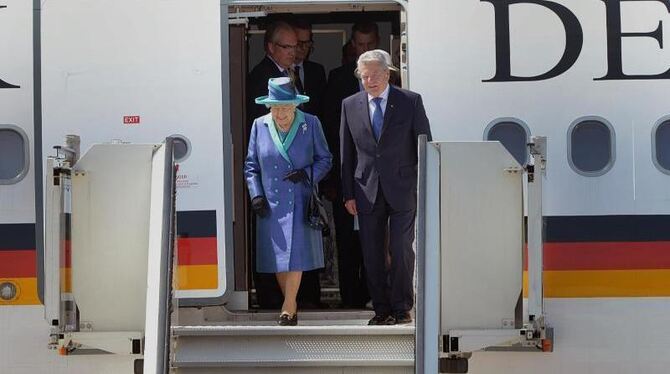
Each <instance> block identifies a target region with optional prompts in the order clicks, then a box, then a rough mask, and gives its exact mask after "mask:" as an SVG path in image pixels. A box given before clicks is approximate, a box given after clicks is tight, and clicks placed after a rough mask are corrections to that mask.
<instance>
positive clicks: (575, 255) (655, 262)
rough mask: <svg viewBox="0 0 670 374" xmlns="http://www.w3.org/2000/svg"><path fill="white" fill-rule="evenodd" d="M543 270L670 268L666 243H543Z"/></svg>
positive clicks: (668, 249) (668, 247) (669, 250)
mask: <svg viewBox="0 0 670 374" xmlns="http://www.w3.org/2000/svg"><path fill="white" fill-rule="evenodd" d="M544 269H545V270H630V269H670V242H668V241H663V242H661V241H659V242H582V243H545V245H544Z"/></svg>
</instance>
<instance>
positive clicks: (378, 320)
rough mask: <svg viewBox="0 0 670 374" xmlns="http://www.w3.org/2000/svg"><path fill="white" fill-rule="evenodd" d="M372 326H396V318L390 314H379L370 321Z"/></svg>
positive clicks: (369, 323)
mask: <svg viewBox="0 0 670 374" xmlns="http://www.w3.org/2000/svg"><path fill="white" fill-rule="evenodd" d="M368 325H370V326H388V325H395V318H394V317H393V316H392V315H390V314H377V315H376V316H374V317H372V319H371V320H370V321H368Z"/></svg>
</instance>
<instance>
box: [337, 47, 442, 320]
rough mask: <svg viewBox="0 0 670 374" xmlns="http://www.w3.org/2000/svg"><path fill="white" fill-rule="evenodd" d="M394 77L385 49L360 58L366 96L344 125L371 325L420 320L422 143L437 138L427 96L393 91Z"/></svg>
mask: <svg viewBox="0 0 670 374" xmlns="http://www.w3.org/2000/svg"><path fill="white" fill-rule="evenodd" d="M391 70H397V69H396V68H395V67H394V66H393V64H392V63H391V56H390V55H389V54H388V53H387V52H386V51H383V50H381V49H375V50H372V51H368V52H365V53H363V54H362V55H361V56H360V57H359V58H358V61H357V68H356V72H357V75H358V76H359V77H360V79H361V82H362V84H363V87H364V88H365V91H362V92H359V93H356V94H354V95H352V96H350V97H348V98H346V99H344V101H343V102H342V121H341V126H340V137H341V148H340V152H341V170H342V190H343V195H344V206H345V208H346V210H347V212H349V214H351V215H352V216H358V222H359V225H360V237H361V245H362V249H363V261H364V263H365V271H366V279H367V283H368V289H369V290H370V295H371V296H372V304H373V307H374V310H375V316H374V317H373V318H372V319H371V320H370V321H369V322H368V324H370V325H393V324H396V323H409V322H411V321H412V317H411V314H410V312H411V310H412V308H413V306H414V292H413V287H412V280H413V277H414V250H413V248H412V243H413V241H414V219H415V216H416V199H417V191H416V189H417V152H418V148H417V147H418V145H417V143H418V137H419V135H421V134H425V135H427V136H428V140H430V139H431V133H430V124H429V122H428V118H427V117H426V111H425V109H424V107H423V102H422V100H421V96H420V95H419V94H417V93H414V92H411V91H407V90H404V89H401V88H398V87H394V86H391V85H390V84H389V79H390V76H391V74H390V72H391ZM387 228H388V235H389V241H388V244H389V252H390V255H391V264H390V268H387V256H386V248H385V247H384V244H385V243H384V242H385V239H386V235H387Z"/></svg>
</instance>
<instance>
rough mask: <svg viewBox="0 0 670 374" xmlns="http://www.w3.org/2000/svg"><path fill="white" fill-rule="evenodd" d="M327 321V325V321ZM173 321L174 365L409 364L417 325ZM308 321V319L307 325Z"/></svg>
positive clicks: (355, 365) (389, 365) (412, 360)
mask: <svg viewBox="0 0 670 374" xmlns="http://www.w3.org/2000/svg"><path fill="white" fill-rule="evenodd" d="M325 322H327V324H326V323H325ZM337 322H338V324H333V321H306V322H305V325H302V323H303V322H302V321H301V322H300V323H301V325H300V326H277V325H270V324H269V322H267V321H265V322H264V324H249V323H248V322H247V323H246V324H240V325H226V326H221V325H211V326H175V327H173V328H172V333H173V336H174V337H175V338H176V342H177V345H176V354H175V357H174V361H173V366H174V367H176V368H197V367H201V368H207V367H209V368H211V367H252V366H255V367H321V366H328V367H334V366H336V367H409V366H413V365H414V330H415V328H414V325H411V324H408V325H395V326H367V325H366V324H365V323H366V322H367V321H365V320H360V321H348V322H347V321H337ZM308 323H309V324H308Z"/></svg>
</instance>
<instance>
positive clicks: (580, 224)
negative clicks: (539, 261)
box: [545, 215, 670, 242]
mask: <svg viewBox="0 0 670 374" xmlns="http://www.w3.org/2000/svg"><path fill="white" fill-rule="evenodd" d="M545 224H546V232H545V241H547V242H646V241H670V216H667V215H629V216H552V217H546V218H545Z"/></svg>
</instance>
